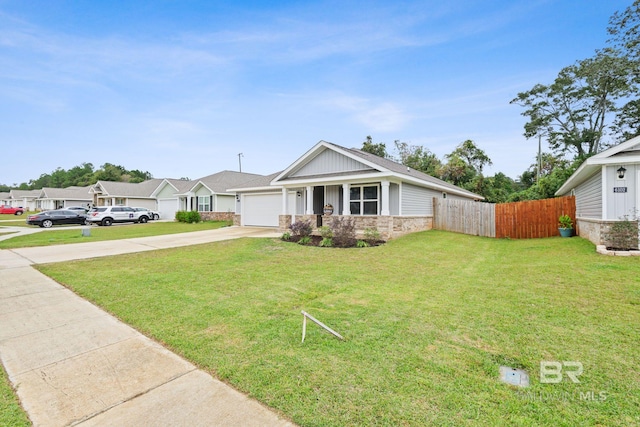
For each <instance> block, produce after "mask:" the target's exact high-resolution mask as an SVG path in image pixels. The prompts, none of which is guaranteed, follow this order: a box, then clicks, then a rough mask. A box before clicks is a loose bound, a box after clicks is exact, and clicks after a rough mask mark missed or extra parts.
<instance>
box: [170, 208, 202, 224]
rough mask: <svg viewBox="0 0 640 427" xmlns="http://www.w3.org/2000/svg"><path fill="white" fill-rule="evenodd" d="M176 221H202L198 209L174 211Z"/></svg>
mask: <svg viewBox="0 0 640 427" xmlns="http://www.w3.org/2000/svg"><path fill="white" fill-rule="evenodd" d="M176 221H178V222H186V223H188V224H193V223H197V222H200V221H202V218H200V212H198V211H178V212H176Z"/></svg>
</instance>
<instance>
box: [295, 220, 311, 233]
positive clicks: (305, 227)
mask: <svg viewBox="0 0 640 427" xmlns="http://www.w3.org/2000/svg"><path fill="white" fill-rule="evenodd" d="M289 229H290V230H291V234H292V235H293V236H296V237H307V236H311V232H312V231H313V227H311V221H309V220H307V221H298V222H294V223H293V224H291V225H290V226H289Z"/></svg>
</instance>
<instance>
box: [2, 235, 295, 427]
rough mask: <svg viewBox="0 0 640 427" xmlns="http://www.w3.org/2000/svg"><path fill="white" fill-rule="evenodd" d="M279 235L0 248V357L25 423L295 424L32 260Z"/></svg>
mask: <svg viewBox="0 0 640 427" xmlns="http://www.w3.org/2000/svg"><path fill="white" fill-rule="evenodd" d="M79 232H80V231H79ZM277 236H278V234H277V233H276V232H275V230H272V229H264V228H251V227H227V228H222V229H218V230H207V231H198V232H192V233H182V234H173V235H164V236H153V237H144V238H135V239H125V240H114V241H105V242H95V243H78V244H69V245H59V246H48V247H39V248H21V249H11V250H0V360H1V361H2V364H3V365H4V367H5V370H6V371H7V373H8V376H9V380H10V381H11V383H12V384H13V386H14V388H15V389H16V391H17V394H18V396H19V398H20V401H21V404H22V406H23V408H24V409H25V410H26V412H27V414H28V415H29V418H30V420H31V422H32V423H33V425H34V426H82V427H85V426H293V424H292V423H291V422H289V421H288V420H286V419H285V418H284V417H282V416H281V415H279V414H277V413H275V412H274V411H272V410H271V409H269V408H267V407H265V406H263V405H262V404H260V403H259V402H257V401H255V400H253V399H251V398H249V397H247V396H245V395H244V394H242V393H240V392H238V391H237V390H235V389H233V388H232V387H230V386H229V385H227V384H225V383H223V382H221V381H219V380H217V379H215V378H213V377H212V376H211V375H209V374H208V373H207V372H204V371H202V370H200V369H198V368H197V367H196V366H194V365H193V364H191V363H190V362H188V361H186V360H185V359H182V358H181V357H179V356H177V355H176V354H174V353H172V352H171V351H169V350H167V349H166V348H164V347H162V346H161V345H160V344H158V343H156V342H155V341H153V340H151V339H149V338H147V337H146V336H144V335H142V334H141V333H139V332H138V331H136V330H135V329H133V328H131V327H129V326H128V325H126V324H124V323H122V322H120V321H119V320H118V319H116V318H115V317H113V316H111V315H110V314H108V313H106V312H105V311H103V310H102V309H100V308H99V307H97V306H95V305H93V304H91V303H90V302H88V301H86V300H84V299H82V298H80V297H79V296H77V295H76V294H74V293H73V292H71V291H70V290H68V289H67V288H65V287H63V286H61V285H59V284H58V283H56V282H55V281H53V280H52V279H50V278H49V277H47V276H45V275H43V274H41V273H40V272H38V271H37V270H35V269H34V268H32V267H31V265H33V264H40V263H51V262H64V261H69V260H74V259H83V258H94V257H100V256H108V255H116V254H123V253H132V252H140V251H151V250H157V249H164V248H171V247H181V246H187V245H194V244H200V243H209V242H215V241H220V240H228V239H236V238H243V237H277Z"/></svg>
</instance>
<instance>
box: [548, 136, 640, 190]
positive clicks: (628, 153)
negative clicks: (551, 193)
mask: <svg viewBox="0 0 640 427" xmlns="http://www.w3.org/2000/svg"><path fill="white" fill-rule="evenodd" d="M635 163H640V136H636V137H635V138H631V139H630V140H628V141H625V142H623V143H621V144H618V145H615V146H613V147H611V148H609V149H607V150H604V151H603V152H601V153H598V154H596V155H595V156H591V157H589V158H588V159H587V160H585V161H584V162H583V163H582V164H581V165H580V167H579V168H578V169H576V171H575V172H574V173H573V174H572V175H571V176H570V177H569V178H568V179H567V180H566V181H565V183H564V184H562V186H561V187H560V188H559V189H558V191H556V196H560V195H563V194H567V193H568V192H569V191H571V189H573V188H575V187H577V186H578V185H580V184H582V183H583V182H585V181H586V180H587V179H589V178H591V177H592V176H593V175H594V174H595V173H596V172H597V171H599V170H600V169H602V166H603V165H621V166H622V165H625V164H635Z"/></svg>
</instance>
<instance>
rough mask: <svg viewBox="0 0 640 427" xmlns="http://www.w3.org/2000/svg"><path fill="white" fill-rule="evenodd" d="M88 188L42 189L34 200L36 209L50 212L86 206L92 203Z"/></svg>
mask: <svg viewBox="0 0 640 427" xmlns="http://www.w3.org/2000/svg"><path fill="white" fill-rule="evenodd" d="M89 189H90V186H87V187H76V186H71V187H67V188H51V187H44V188H42V190H40V195H39V196H38V198H37V199H36V209H38V210H51V209H61V208H66V207H69V206H87V205H88V204H90V203H91V202H92V197H91V194H89Z"/></svg>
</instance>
